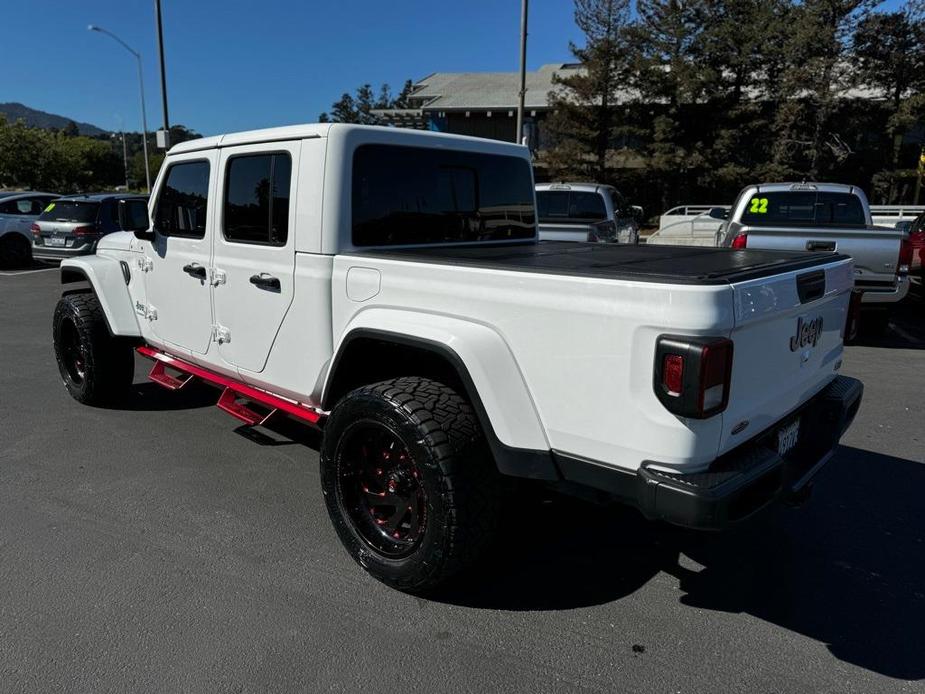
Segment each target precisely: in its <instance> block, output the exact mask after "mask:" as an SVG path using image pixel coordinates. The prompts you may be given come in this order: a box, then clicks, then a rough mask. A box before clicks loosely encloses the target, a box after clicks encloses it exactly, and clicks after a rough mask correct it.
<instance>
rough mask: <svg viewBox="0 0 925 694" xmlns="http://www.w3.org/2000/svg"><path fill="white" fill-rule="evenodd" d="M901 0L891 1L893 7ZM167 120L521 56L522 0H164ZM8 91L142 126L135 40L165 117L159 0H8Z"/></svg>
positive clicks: (278, 115)
mask: <svg viewBox="0 0 925 694" xmlns="http://www.w3.org/2000/svg"><path fill="white" fill-rule="evenodd" d="M899 3H900V0H888V1H887V2H886V3H884V5H885V6H896V5H898V4H899ZM162 7H163V12H164V44H165V53H166V60H167V88H168V97H169V106H170V120H171V123H174V124H176V123H180V124H183V125H186V126H187V127H190V128H193V129H194V130H197V131H199V132H201V133H202V134H204V135H210V134H216V133H221V132H231V131H235V130H247V129H251V128H260V127H270V126H274V125H284V124H289V123H300V122H310V121H314V120H316V119H317V117H318V114H319V113H320V112H321V111H324V110H328V109H329V108H330V105H331V102H333V101H334V100H336V99H337V98H338V97H339V96H340V94H341V93H343V92H344V91H351V92H352V91H353V90H354V88H355V87H357V86H358V85H360V84H362V83H364V82H370V83H372V84H373V85H374V86H376V87H378V85H379V84H380V83H381V82H388V83H389V84H390V85H392V88H393V90H395V91H397V89H398V88H400V86H401V84H402V83H403V82H404V80H405V79H407V78H409V77H410V78H412V79H419V78H421V77H424V76H425V75H427V74H429V73H431V72H438V71H445V72H463V71H491V70H508V71H513V70H516V69H517V67H518V60H519V58H518V32H519V26H520V1H519V0H462V1H461V2H435V1H434V0H427V1H424V0H391V1H389V0H386V1H382V0H378V1H374V0H333V1H330V0H328V1H326V2H318V1H315V0H263V1H262V2H242V1H241V0H185V1H181V0H162ZM572 10H573V4H572V2H571V1H570V0H533V1H532V2H531V6H530V39H529V44H528V63H527V67H528V69H530V70H534V69H536V68H537V67H539V66H540V65H542V64H544V63H553V62H560V61H567V60H569V59H570V56H569V52H568V42H569V40H570V39H571V40H576V41H577V40H579V39H580V34H579V31H578V29H577V27H575V24H574V22H573V19H572ZM2 17H3V32H2V36H3V39H2V43H3V65H2V68H0V74H2V77H0V102H5V101H18V102H21V103H24V104H26V105H27V106H31V107H32V108H37V109H40V110H43V111H49V112H51V113H58V114H61V115H63V116H67V117H70V118H73V119H74V120H78V121H84V122H89V123H93V124H94V125H97V126H99V127H101V128H104V129H106V130H115V129H118V127H119V118H120V117H121V118H122V119H124V122H125V129H126V130H140V129H141V127H140V119H141V116H140V109H139V105H138V85H137V78H136V73H135V64H134V58H132V57H131V56H130V55H129V54H128V53H127V52H126V51H125V49H123V48H122V47H120V46H119V45H118V44H116V43H115V42H114V41H112V39H110V38H108V37H106V36H104V35H102V34H98V33H95V32H89V31H87V28H86V27H87V25H88V24H91V23H92V24H98V25H99V26H102V27H104V28H106V29H108V30H110V31H112V32H113V33H115V34H118V35H119V36H120V37H121V38H122V39H123V40H124V41H125V42H126V43H128V44H129V45H131V46H132V47H134V48H135V50H137V51H139V52H141V54H142V58H143V60H144V64H143V67H144V77H145V86H146V93H145V96H146V99H147V102H148V103H147V113H148V124H149V129H151V130H154V129H155V128H156V127H159V125H160V123H161V122H162V117H161V109H160V90H159V82H158V80H159V72H158V66H157V47H156V38H155V26H154V3H153V0H77V1H76V2H75V1H72V0H18V1H16V0H14V1H11V2H7V3H4V9H3V12H2Z"/></svg>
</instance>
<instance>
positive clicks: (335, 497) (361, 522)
mask: <svg viewBox="0 0 925 694" xmlns="http://www.w3.org/2000/svg"><path fill="white" fill-rule="evenodd" d="M321 484H322V489H323V491H324V496H325V503H326V504H327V508H328V513H329V514H330V516H331V520H332V522H333V523H334V527H335V529H336V530H337V534H338V535H339V536H340V539H341V541H342V542H343V544H344V546H345V547H346V549H347V551H348V552H349V553H350V555H351V556H352V557H353V558H354V560H355V561H356V562H357V563H358V564H360V566H362V567H363V568H364V569H366V571H368V572H369V573H370V574H372V575H373V576H374V577H375V578H377V579H379V580H380V581H382V582H383V583H386V584H388V585H390V586H392V587H394V588H398V589H399V590H404V591H408V592H417V593H420V592H426V591H428V590H430V589H433V588H435V587H436V586H438V585H439V584H440V583H442V582H444V581H445V580H446V579H447V578H449V577H450V576H452V575H453V574H455V573H456V572H458V571H459V570H460V569H462V568H464V567H465V566H467V565H469V564H470V563H471V562H472V561H474V560H475V559H476V558H477V557H478V555H479V554H480V552H481V550H482V549H483V548H484V547H485V545H486V544H487V543H488V542H489V540H490V539H491V537H492V536H493V531H494V529H495V525H496V519H497V515H498V500H499V497H498V491H499V484H498V472H497V470H496V468H495V466H494V464H493V462H492V460H491V458H490V456H489V455H488V449H487V446H486V445H485V441H484V437H483V435H482V433H481V431H480V430H479V426H478V422H477V421H476V418H475V415H474V413H473V412H472V408H471V407H470V406H469V404H468V403H467V402H466V401H465V400H464V399H463V398H462V397H460V396H459V395H458V394H457V393H456V392H455V391H454V390H452V389H451V388H449V387H447V386H445V385H443V384H441V383H437V382H435V381H431V380H428V379H424V378H412V377H405V378H397V379H394V380H390V381H384V382H382V383H376V384H374V385H369V386H364V387H362V388H358V389H357V390H354V391H352V392H350V393H348V394H347V395H346V396H345V397H344V398H343V400H341V401H340V402H339V403H338V404H337V406H336V407H335V408H334V411H333V412H332V413H331V416H330V418H329V419H328V422H327V424H326V426H325V433H324V442H323V444H322V451H321Z"/></svg>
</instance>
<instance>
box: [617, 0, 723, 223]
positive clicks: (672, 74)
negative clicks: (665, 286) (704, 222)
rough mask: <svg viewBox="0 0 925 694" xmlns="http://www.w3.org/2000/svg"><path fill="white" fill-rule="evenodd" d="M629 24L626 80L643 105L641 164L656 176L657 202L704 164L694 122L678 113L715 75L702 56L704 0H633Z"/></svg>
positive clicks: (674, 194) (676, 192)
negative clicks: (632, 20) (629, 77)
mask: <svg viewBox="0 0 925 694" xmlns="http://www.w3.org/2000/svg"><path fill="white" fill-rule="evenodd" d="M636 11H637V20H636V22H635V23H634V24H633V25H632V26H631V27H630V30H629V32H628V33H629V37H630V44H631V46H632V47H633V49H634V55H633V74H632V80H631V85H632V86H633V87H634V89H635V91H636V92H637V100H638V102H639V103H640V105H643V106H644V107H645V108H644V109H640V110H639V111H638V115H639V116H640V117H641V118H642V121H641V123H640V125H641V127H642V133H643V136H644V140H645V142H646V145H645V147H644V155H645V164H646V168H647V171H648V173H649V175H650V176H654V177H657V178H658V180H659V181H660V182H661V188H662V200H661V203H662V205H663V206H665V207H667V206H668V205H669V204H671V203H672V202H674V201H675V200H677V199H678V198H679V197H680V195H681V192H682V183H684V182H685V181H688V180H691V179H695V178H696V176H697V175H698V173H700V172H702V171H703V170H704V169H705V163H706V158H705V156H704V147H703V142H702V140H699V139H698V138H697V137H696V131H697V128H696V127H695V126H697V125H698V123H696V122H694V121H691V120H688V119H686V118H685V117H684V112H685V111H686V110H689V106H690V105H693V104H697V103H698V102H700V101H701V99H702V97H703V96H704V94H705V92H706V91H707V88H708V86H709V84H710V83H711V81H712V82H715V81H716V79H717V77H716V76H715V75H713V74H711V72H710V71H709V69H708V64H707V63H706V62H705V61H704V47H703V45H702V44H703V42H704V31H705V28H706V25H707V24H708V23H709V21H710V17H709V14H708V12H707V5H706V4H705V3H703V2H687V1H685V0H637V4H636Z"/></svg>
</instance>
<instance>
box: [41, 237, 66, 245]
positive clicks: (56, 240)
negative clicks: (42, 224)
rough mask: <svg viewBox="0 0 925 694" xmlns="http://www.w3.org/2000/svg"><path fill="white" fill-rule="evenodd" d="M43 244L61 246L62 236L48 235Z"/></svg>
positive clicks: (62, 242)
mask: <svg viewBox="0 0 925 694" xmlns="http://www.w3.org/2000/svg"><path fill="white" fill-rule="evenodd" d="M45 245H46V246H63V245H64V237H63V236H61V237H58V236H48V237H46V238H45Z"/></svg>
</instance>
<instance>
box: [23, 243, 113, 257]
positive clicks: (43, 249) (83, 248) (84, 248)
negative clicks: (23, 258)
mask: <svg viewBox="0 0 925 694" xmlns="http://www.w3.org/2000/svg"><path fill="white" fill-rule="evenodd" d="M96 244H97V242H96V241H95V240H94V241H92V242H90V243H85V244H83V245H80V246H76V247H74V248H68V247H66V246H39V245H37V244H32V257H33V258H40V259H42V260H64V259H65V258H76V257H77V256H81V255H91V254H93V253H94V252H96Z"/></svg>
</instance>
